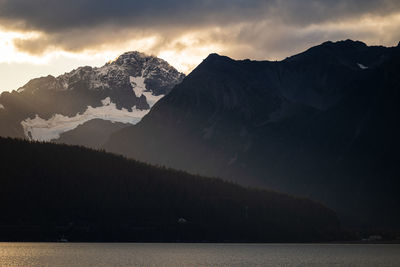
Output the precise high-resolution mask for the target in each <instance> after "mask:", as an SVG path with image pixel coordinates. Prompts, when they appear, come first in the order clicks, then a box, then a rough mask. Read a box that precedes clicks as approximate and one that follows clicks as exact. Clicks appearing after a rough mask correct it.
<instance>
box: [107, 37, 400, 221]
mask: <svg viewBox="0 0 400 267" xmlns="http://www.w3.org/2000/svg"><path fill="white" fill-rule="evenodd" d="M399 54H400V47H393V48H385V47H368V46H366V45H365V44H363V43H361V42H353V41H350V40H348V41H342V42H337V43H332V42H327V43H324V44H322V45H320V46H317V47H314V48H311V49H309V50H307V51H306V52H304V53H302V54H299V55H296V56H293V57H290V58H287V59H285V60H283V61H280V62H268V61H265V62H256V61H250V60H244V61H235V60H232V59H229V58H227V57H222V56H218V55H216V54H213V55H210V56H209V57H208V58H207V59H205V60H204V61H203V63H202V64H200V65H199V66H198V67H197V68H196V69H195V70H194V71H193V72H192V73H191V74H190V75H189V76H188V77H187V78H186V79H185V80H184V81H183V82H182V83H181V84H180V85H178V86H176V87H175V88H174V89H173V90H172V92H171V93H170V94H169V95H168V96H166V97H165V98H164V99H162V100H161V101H160V102H159V103H157V105H155V107H154V108H153V109H152V111H151V112H150V113H149V114H148V116H146V117H145V118H144V119H143V120H142V121H141V122H140V123H139V124H138V125H136V126H133V127H128V128H126V129H123V130H121V131H119V132H117V133H115V134H114V135H113V136H112V139H111V140H110V141H109V142H108V143H107V145H106V149H108V150H110V151H113V152H117V153H122V154H124V155H127V156H129V157H133V158H137V159H139V160H143V161H147V162H151V163H157V164H165V165H166V166H171V167H173V168H178V169H183V170H187V171H190V172H193V173H200V174H207V175H216V176H221V177H223V178H225V179H230V180H235V181H238V182H239V183H242V184H250V185H261V186H266V187H268V188H273V189H277V190H280V191H284V192H289V193H292V194H300V195H305V196H308V197H311V198H314V199H318V200H320V201H323V202H324V203H326V204H327V205H328V206H330V207H332V208H334V209H335V210H337V211H338V212H339V214H340V215H341V216H342V218H344V219H345V221H346V222H347V223H349V224H355V225H358V226H360V225H368V226H389V225H390V226H395V227H396V226H399V225H400V216H399V214H398V212H397V209H398V206H399V204H400V197H399V196H398V194H397V193H396V192H395V189H394V188H397V187H398V186H399V184H400V183H399V180H398V177H399V174H400V172H399V167H398V166H400V162H399V157H398V155H397V154H398V151H399V149H400V146H399V140H398V136H400V135H399V134H400V132H399V121H400V120H399V114H400V112H399V105H398V103H399V101H400V99H399V90H400V86H399V81H400V72H399V70H400V68H399V63H400V57H399ZM144 138H146V142H142V141H140V140H144Z"/></svg>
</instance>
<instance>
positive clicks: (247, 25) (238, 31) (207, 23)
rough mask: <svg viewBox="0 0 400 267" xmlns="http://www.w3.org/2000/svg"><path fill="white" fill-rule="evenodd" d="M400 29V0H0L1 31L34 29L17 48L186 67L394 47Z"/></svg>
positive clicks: (36, 52)
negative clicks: (127, 56) (333, 49)
mask: <svg viewBox="0 0 400 267" xmlns="http://www.w3.org/2000/svg"><path fill="white" fill-rule="evenodd" d="M399 28H400V1H399V0H375V1H373V0H348V1H345V0H326V1H316V0H297V1H295V0H286V1H285V0H263V1H262V0H214V1H213V0H183V1H180V0H146V1H134V0H133V1H132V0H107V1H106V0H68V1H67V0H63V1H62V0H0V30H3V31H14V32H26V33H28V32H29V33H33V34H31V35H29V36H22V37H18V38H13V39H12V44H13V47H14V48H15V49H16V51H19V52H23V53H28V54H31V55H36V56H42V55H45V54H47V53H50V52H51V51H66V52H72V53H82V52H83V51H103V50H108V51H110V50H113V49H114V50H121V49H125V48H129V50H135V49H137V50H142V51H144V52H147V53H152V54H155V55H161V56H162V55H164V58H166V59H167V60H168V59H171V58H174V59H176V61H182V62H178V63H177V64H176V65H178V68H179V66H181V67H182V69H181V70H183V71H188V70H190V69H191V68H192V67H193V65H194V64H196V63H199V62H198V61H199V60H200V58H203V57H204V56H206V55H207V54H208V53H212V52H218V53H223V54H226V55H228V56H231V57H234V58H253V59H280V58H283V57H285V56H289V55H291V54H293V53H296V52H300V51H302V50H303V49H305V48H307V47H309V46H311V45H315V44H319V43H321V42H324V41H326V40H333V41H334V40H340V39H347V38H350V39H358V40H362V41H365V42H367V43H368V44H370V45H372V44H382V45H387V46H392V45H397V43H398V41H399V40H400V31H399V30H398V29H399ZM179 56H181V59H178V57H179ZM185 58H186V59H187V62H183V61H184V60H185ZM190 58H191V60H190ZM171 63H172V64H174V62H171ZM185 64H186V65H185Z"/></svg>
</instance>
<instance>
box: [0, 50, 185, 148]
mask: <svg viewBox="0 0 400 267" xmlns="http://www.w3.org/2000/svg"><path fill="white" fill-rule="evenodd" d="M184 77H185V75H184V74H182V73H180V72H178V71H177V70H176V69H175V68H174V67H172V66H171V65H169V64H168V63H167V62H166V61H165V60H162V59H160V58H157V57H154V56H149V55H146V54H143V53H140V52H137V51H133V52H127V53H124V54H122V55H120V56H119V57H118V58H116V59H115V60H113V61H110V62H108V63H106V64H105V65H103V66H101V67H89V66H84V67H79V68H77V69H74V70H72V71H70V72H68V73H64V74H62V75H60V76H58V77H54V76H51V75H49V76H46V77H40V78H36V79H32V80H30V81H29V82H28V83H27V84H25V85H24V86H22V87H21V88H19V89H18V90H16V91H13V92H12V93H5V94H2V95H1V97H0V103H1V106H0V108H1V109H3V110H5V111H4V112H3V113H2V114H3V115H2V116H3V117H4V119H2V118H1V117H0V124H2V120H3V122H4V123H5V125H4V127H3V130H4V131H0V136H2V135H3V136H12V137H24V138H27V139H29V140H40V141H52V140H56V139H57V138H60V135H62V134H63V133H65V132H68V131H71V130H74V129H75V128H76V127H78V126H79V125H83V124H85V123H86V122H89V121H91V120H98V119H100V120H105V121H109V122H111V123H113V124H114V123H115V122H118V123H123V124H127V125H129V124H136V123H137V122H139V121H140V120H141V118H142V117H143V116H145V115H146V114H147V113H148V112H149V110H150V108H151V107H152V106H153V105H154V104H155V103H156V102H157V101H158V100H160V99H161V98H162V97H163V96H165V95H166V94H168V93H169V92H170V91H171V90H172V88H173V87H174V86H175V85H176V84H178V83H180V82H181V81H182V80H183V78H184ZM10 121H11V122H12V123H13V126H12V127H11V125H10V124H9V123H10ZM99 127H100V128H99V129H98V130H99V131H101V126H99ZM111 127H114V126H111ZM118 127H120V126H118ZM7 128H8V129H7ZM3 132H4V133H3Z"/></svg>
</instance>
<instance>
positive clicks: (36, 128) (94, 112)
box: [21, 97, 150, 141]
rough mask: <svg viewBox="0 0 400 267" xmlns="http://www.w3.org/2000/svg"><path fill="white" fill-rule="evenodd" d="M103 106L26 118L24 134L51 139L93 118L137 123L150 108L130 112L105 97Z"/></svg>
mask: <svg viewBox="0 0 400 267" xmlns="http://www.w3.org/2000/svg"><path fill="white" fill-rule="evenodd" d="M102 103H103V106H101V107H97V108H93V107H91V106H88V107H87V109H86V111H85V112H84V113H83V114H79V113H78V114H76V115H75V116H74V117H68V116H64V115H61V114H55V115H53V117H51V118H50V119H48V120H45V119H42V118H40V117H39V116H38V115H36V117H35V118H34V119H30V118H28V119H26V120H24V121H22V122H21V125H22V127H23V129H24V133H25V136H26V137H27V138H29V139H31V140H37V141H51V140H53V139H57V138H59V137H60V134H62V133H64V132H67V131H70V130H73V129H75V128H76V127H78V126H79V125H81V124H84V123H85V122H87V121H90V120H93V119H102V120H108V121H111V122H121V123H130V124H133V125H134V124H136V123H138V122H139V121H140V120H141V119H142V118H143V117H144V116H145V115H146V114H147V113H148V112H149V111H150V110H138V109H136V108H135V107H133V108H132V112H129V111H128V110H127V109H124V108H123V109H117V106H116V104H115V103H112V102H111V100H110V98H109V97H107V98H105V99H104V100H102Z"/></svg>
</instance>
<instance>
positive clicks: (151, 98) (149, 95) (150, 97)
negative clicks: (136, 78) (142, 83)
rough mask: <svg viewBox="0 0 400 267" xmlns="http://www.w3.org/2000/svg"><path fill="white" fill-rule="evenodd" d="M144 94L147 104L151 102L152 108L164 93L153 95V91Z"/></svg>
mask: <svg viewBox="0 0 400 267" xmlns="http://www.w3.org/2000/svg"><path fill="white" fill-rule="evenodd" d="M143 95H144V96H145V97H146V100H147V104H149V106H150V108H151V107H153V106H154V104H155V103H157V102H158V100H160V99H161V98H163V96H164V95H153V93H152V92H149V91H147V92H143Z"/></svg>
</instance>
